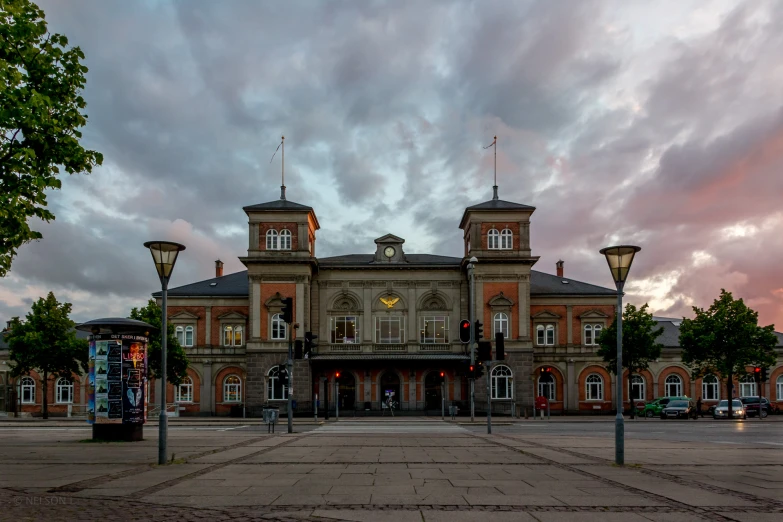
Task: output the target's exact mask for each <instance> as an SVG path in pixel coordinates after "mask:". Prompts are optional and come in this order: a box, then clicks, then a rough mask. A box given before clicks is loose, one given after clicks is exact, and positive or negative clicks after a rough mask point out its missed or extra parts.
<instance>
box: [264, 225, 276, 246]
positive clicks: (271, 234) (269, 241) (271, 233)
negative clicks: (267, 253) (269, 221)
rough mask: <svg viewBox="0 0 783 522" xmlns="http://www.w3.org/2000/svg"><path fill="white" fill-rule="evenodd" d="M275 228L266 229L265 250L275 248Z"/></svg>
mask: <svg viewBox="0 0 783 522" xmlns="http://www.w3.org/2000/svg"><path fill="white" fill-rule="evenodd" d="M277 240H278V237H277V230H274V229H272V230H267V232H266V249H267V250H277V245H278V243H277Z"/></svg>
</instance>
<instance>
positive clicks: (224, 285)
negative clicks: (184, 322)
mask: <svg viewBox="0 0 783 522" xmlns="http://www.w3.org/2000/svg"><path fill="white" fill-rule="evenodd" d="M248 295H250V287H249V286H248V282H247V270H243V271H242V272H235V273H233V274H228V275H224V276H223V277H214V278H212V279H206V280H204V281H199V282H198V283H191V284H189V285H185V286H179V287H177V288H169V296H171V297H183V296H186V297H201V296H203V297H247V296H248ZM152 296H153V297H160V296H161V293H160V292H155V293H154V294H152Z"/></svg>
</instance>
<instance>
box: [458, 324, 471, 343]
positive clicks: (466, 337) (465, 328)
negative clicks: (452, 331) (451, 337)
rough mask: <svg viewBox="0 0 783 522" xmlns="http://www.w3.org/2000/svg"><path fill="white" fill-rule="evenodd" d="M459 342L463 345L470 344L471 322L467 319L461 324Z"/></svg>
mask: <svg viewBox="0 0 783 522" xmlns="http://www.w3.org/2000/svg"><path fill="white" fill-rule="evenodd" d="M459 340H460V341H462V342H463V343H469V342H470V321H468V320H467V319H463V320H462V321H460V322H459Z"/></svg>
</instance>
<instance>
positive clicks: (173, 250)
mask: <svg viewBox="0 0 783 522" xmlns="http://www.w3.org/2000/svg"><path fill="white" fill-rule="evenodd" d="M144 246H145V247H147V248H149V249H150V253H151V254H152V260H153V261H154V262H155V270H157V271H158V277H160V285H161V290H162V305H163V306H162V309H163V310H162V318H161V323H162V325H161V329H160V338H161V342H160V390H161V393H160V420H159V421H158V464H165V463H166V438H167V436H168V417H167V416H166V379H167V376H166V352H167V351H168V327H167V322H168V321H167V316H166V309H167V303H166V298H167V294H168V287H169V279H171V272H172V271H173V270H174V264H175V263H176V262H177V256H178V255H179V253H180V252H181V251H183V250H185V246H184V245H180V244H179V243H172V242H170V241H147V242H146V243H144Z"/></svg>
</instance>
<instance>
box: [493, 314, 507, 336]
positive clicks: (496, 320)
mask: <svg viewBox="0 0 783 522" xmlns="http://www.w3.org/2000/svg"><path fill="white" fill-rule="evenodd" d="M498 332H503V338H505V339H508V337H509V333H510V321H509V320H508V314H507V313H506V312H497V313H496V314H495V315H494V317H493V318H492V338H493V339H494V338H495V335H496V334H497V333H498Z"/></svg>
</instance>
